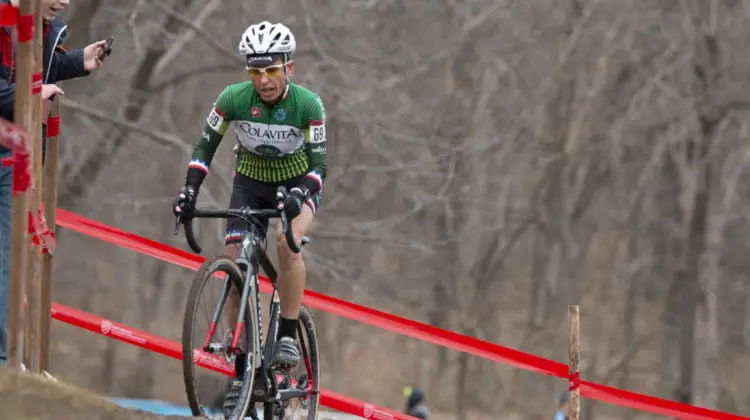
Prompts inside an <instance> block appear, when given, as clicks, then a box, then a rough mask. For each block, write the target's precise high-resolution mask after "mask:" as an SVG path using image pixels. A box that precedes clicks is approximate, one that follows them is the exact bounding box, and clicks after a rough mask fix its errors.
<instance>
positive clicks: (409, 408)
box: [404, 386, 430, 420]
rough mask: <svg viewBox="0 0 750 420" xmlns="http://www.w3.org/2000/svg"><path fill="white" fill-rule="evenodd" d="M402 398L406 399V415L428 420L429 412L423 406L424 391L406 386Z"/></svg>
mask: <svg viewBox="0 0 750 420" xmlns="http://www.w3.org/2000/svg"><path fill="white" fill-rule="evenodd" d="M404 397H406V410H405V411H404V412H405V413H406V414H408V415H410V416H413V417H416V418H418V419H422V420H429V418H430V411H429V410H428V409H427V406H426V405H425V403H424V402H425V395H424V390H423V389H422V388H418V387H414V388H412V387H410V386H407V387H406V388H405V389H404Z"/></svg>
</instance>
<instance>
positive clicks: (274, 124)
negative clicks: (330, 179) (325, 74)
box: [187, 81, 326, 195]
mask: <svg viewBox="0 0 750 420" xmlns="http://www.w3.org/2000/svg"><path fill="white" fill-rule="evenodd" d="M325 118H326V114H325V109H324V107H323V102H322V100H321V99H320V96H318V95H317V94H316V93H315V92H312V91H310V90H308V89H306V88H304V87H302V86H299V85H297V84H294V83H292V82H289V83H287V87H286V90H285V91H284V94H283V96H282V98H281V100H280V101H279V102H278V103H277V104H276V105H274V106H271V107H269V106H268V105H266V104H265V103H264V102H263V101H262V100H261V98H260V95H259V94H258V92H256V90H255V87H254V86H253V83H252V82H250V81H248V82H243V83H237V84H233V85H229V86H227V87H226V88H225V89H224V90H223V91H222V92H221V94H220V95H219V97H218V99H217V100H216V102H215V103H214V107H213V109H212V110H211V112H210V113H209V115H208V118H207V119H206V125H205V128H204V129H203V133H202V134H201V138H200V139H199V140H198V144H197V145H196V147H195V150H194V151H193V156H192V159H191V161H190V163H189V165H188V177H187V178H188V183H189V184H192V185H194V186H196V187H197V186H199V185H200V184H201V182H202V181H203V178H204V177H205V175H206V173H208V169H209V166H210V165H211V161H212V160H213V157H214V153H216V148H217V147H218V146H219V143H220V142H221V140H222V139H223V138H224V135H225V134H226V131H227V128H228V127H229V124H230V123H231V122H234V132H235V134H236V136H237V140H238V143H239V145H240V146H241V147H240V148H239V152H238V154H237V161H236V164H235V170H236V172H237V173H239V174H242V175H244V176H246V177H248V178H250V179H253V180H256V181H260V182H265V183H280V182H283V181H286V180H289V179H292V178H295V177H298V176H300V175H303V174H304V175H306V176H305V177H304V179H303V184H304V185H305V186H306V187H307V188H308V190H309V191H310V194H311V195H312V194H315V193H316V192H317V191H318V190H319V189H320V188H321V186H322V184H323V179H324V178H325V174H326V129H325Z"/></svg>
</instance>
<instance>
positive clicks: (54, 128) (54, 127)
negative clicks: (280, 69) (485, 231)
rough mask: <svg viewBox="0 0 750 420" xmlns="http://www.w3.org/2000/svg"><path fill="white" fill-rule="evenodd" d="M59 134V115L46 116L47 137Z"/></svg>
mask: <svg viewBox="0 0 750 420" xmlns="http://www.w3.org/2000/svg"><path fill="white" fill-rule="evenodd" d="M59 135H60V116H59V115H56V116H54V117H49V118H47V138H50V137H57V136H59Z"/></svg>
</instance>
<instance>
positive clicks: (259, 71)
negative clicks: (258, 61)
mask: <svg viewBox="0 0 750 420" xmlns="http://www.w3.org/2000/svg"><path fill="white" fill-rule="evenodd" d="M285 66H286V64H285V63H284V64H274V65H272V66H267V67H247V72H248V74H250V77H252V78H253V79H260V78H261V77H263V75H264V74H265V75H266V76H268V77H274V76H276V75H278V74H280V73H282V72H283V71H284V67H285Z"/></svg>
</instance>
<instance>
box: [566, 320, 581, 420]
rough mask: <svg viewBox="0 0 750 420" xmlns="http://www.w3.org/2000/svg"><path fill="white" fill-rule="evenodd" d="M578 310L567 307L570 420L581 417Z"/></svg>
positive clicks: (577, 419) (576, 419)
mask: <svg viewBox="0 0 750 420" xmlns="http://www.w3.org/2000/svg"><path fill="white" fill-rule="evenodd" d="M580 328H581V327H580V310H579V307H578V305H570V306H568V376H569V378H570V379H569V382H570V387H569V390H570V401H569V404H570V420H579V419H580V418H581V417H580V416H581V390H580V387H579V382H580V372H579V370H578V369H579V363H580V360H581V353H580V351H581V334H580Z"/></svg>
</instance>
